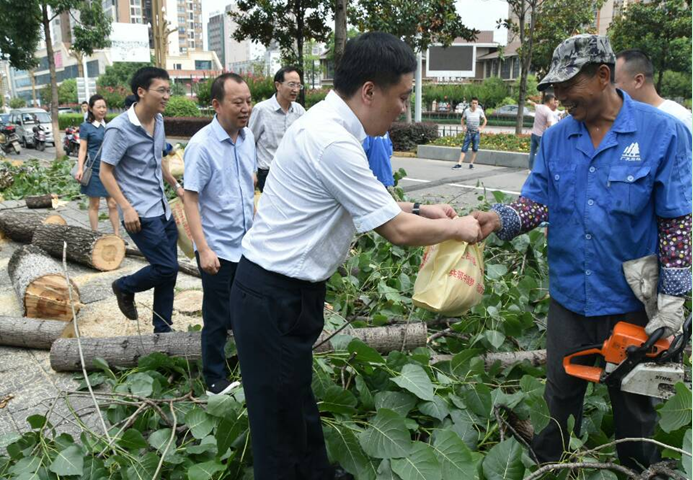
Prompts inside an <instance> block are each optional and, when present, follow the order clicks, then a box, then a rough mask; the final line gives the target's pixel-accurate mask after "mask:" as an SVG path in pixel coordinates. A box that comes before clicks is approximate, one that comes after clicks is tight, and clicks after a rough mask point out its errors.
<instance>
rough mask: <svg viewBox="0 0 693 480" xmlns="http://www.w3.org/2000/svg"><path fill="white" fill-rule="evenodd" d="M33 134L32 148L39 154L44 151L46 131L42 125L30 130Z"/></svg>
mask: <svg viewBox="0 0 693 480" xmlns="http://www.w3.org/2000/svg"><path fill="white" fill-rule="evenodd" d="M32 131H33V132H34V148H35V149H36V150H38V151H40V152H43V151H44V150H45V149H46V129H45V128H44V126H43V125H37V126H35V127H34V128H32Z"/></svg>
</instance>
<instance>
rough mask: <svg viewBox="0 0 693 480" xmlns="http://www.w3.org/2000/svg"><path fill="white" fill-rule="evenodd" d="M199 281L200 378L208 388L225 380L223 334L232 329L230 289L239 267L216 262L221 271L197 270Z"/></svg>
mask: <svg viewBox="0 0 693 480" xmlns="http://www.w3.org/2000/svg"><path fill="white" fill-rule="evenodd" d="M195 257H196V258H197V267H198V268H199V270H200V277H201V278H202V291H203V292H204V293H203V296H202V323H203V324H204V326H203V327H202V374H203V376H204V377H205V382H206V383H207V385H208V386H211V385H212V384H214V383H216V382H218V381H219V380H224V379H226V378H227V377H228V373H229V372H228V368H227V367H226V351H225V347H226V336H227V334H226V332H228V330H229V329H230V328H231V304H230V303H229V301H230V297H231V285H232V284H233V278H234V277H235V276H236V267H237V266H238V263H235V262H229V261H228V260H224V259H222V258H220V259H219V264H220V268H219V271H218V272H217V273H216V274H215V275H210V274H209V273H207V272H205V271H204V270H202V268H200V255H199V253H197V252H195Z"/></svg>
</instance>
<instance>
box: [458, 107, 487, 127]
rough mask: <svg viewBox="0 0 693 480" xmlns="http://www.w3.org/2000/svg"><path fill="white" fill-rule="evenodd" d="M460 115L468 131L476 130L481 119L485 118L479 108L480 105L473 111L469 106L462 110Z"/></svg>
mask: <svg viewBox="0 0 693 480" xmlns="http://www.w3.org/2000/svg"><path fill="white" fill-rule="evenodd" d="M462 116H463V117H464V121H465V123H466V124H467V130H469V131H470V132H478V131H479V126H480V125H481V119H482V118H486V115H484V111H483V110H482V109H481V107H476V110H474V111H473V112H472V109H471V108H468V109H467V110H465V111H464V113H463V114H462Z"/></svg>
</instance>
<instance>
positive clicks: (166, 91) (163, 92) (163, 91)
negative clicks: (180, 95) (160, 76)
mask: <svg viewBox="0 0 693 480" xmlns="http://www.w3.org/2000/svg"><path fill="white" fill-rule="evenodd" d="M147 90H148V91H152V89H151V88H149V89H147ZM154 91H155V92H156V93H158V94H159V95H162V96H163V95H168V96H171V89H170V88H163V87H162V88H157V89H155V90H154Z"/></svg>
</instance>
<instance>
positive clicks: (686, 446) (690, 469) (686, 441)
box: [681, 428, 693, 478]
mask: <svg viewBox="0 0 693 480" xmlns="http://www.w3.org/2000/svg"><path fill="white" fill-rule="evenodd" d="M683 450H684V451H686V452H688V454H689V455H690V453H691V429H690V428H689V429H688V430H687V431H686V436H685V437H683ZM681 462H683V469H684V470H685V471H686V473H687V474H688V478H691V477H693V464H692V463H691V457H690V456H688V457H687V456H685V455H681Z"/></svg>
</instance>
